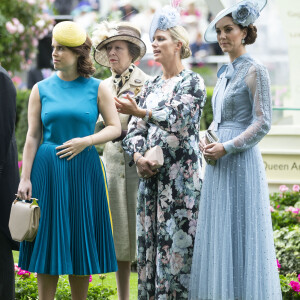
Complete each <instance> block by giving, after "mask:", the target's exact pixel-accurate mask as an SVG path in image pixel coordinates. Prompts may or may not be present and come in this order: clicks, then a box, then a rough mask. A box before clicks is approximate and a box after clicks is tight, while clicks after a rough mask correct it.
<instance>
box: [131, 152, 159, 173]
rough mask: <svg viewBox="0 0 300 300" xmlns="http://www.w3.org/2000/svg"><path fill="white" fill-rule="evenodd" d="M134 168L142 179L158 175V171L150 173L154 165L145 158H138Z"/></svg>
mask: <svg viewBox="0 0 300 300" xmlns="http://www.w3.org/2000/svg"><path fill="white" fill-rule="evenodd" d="M136 166H137V169H138V173H139V174H140V175H141V177H143V178H150V177H152V176H154V175H156V174H157V173H158V170H155V171H152V168H153V166H155V164H154V163H153V162H151V160H149V159H146V158H145V157H141V158H139V159H138V161H137V163H136Z"/></svg>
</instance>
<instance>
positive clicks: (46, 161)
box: [19, 144, 117, 275]
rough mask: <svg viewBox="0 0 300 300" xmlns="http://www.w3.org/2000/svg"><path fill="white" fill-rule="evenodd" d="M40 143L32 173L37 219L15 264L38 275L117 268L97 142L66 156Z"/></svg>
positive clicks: (113, 269)
mask: <svg viewBox="0 0 300 300" xmlns="http://www.w3.org/2000/svg"><path fill="white" fill-rule="evenodd" d="M56 146H57V145H52V144H42V145H41V146H40V147H39V149H38V151H37V154H36V157H35V160H34V163H33V168H32V172H31V182H32V196H33V197H35V198H37V199H38V200H39V201H38V203H39V206H40V209H41V218H40V224H39V229H38V233H37V236H36V238H35V240H34V241H33V242H22V243H21V247H20V257H19V267H21V268H22V269H24V270H28V271H31V272H37V273H41V274H51V275H61V274H74V275H90V274H101V273H107V272H115V271H116V270H117V262H116V256H115V249H114V242H113V236H112V224H111V217H110V209H109V198H108V190H107V182H106V177H105V170H104V166H103V164H102V161H101V160H99V156H98V153H97V151H96V149H95V147H91V148H86V149H85V150H84V151H82V152H81V153H80V154H79V155H77V156H75V157H74V158H73V159H71V160H70V161H67V160H66V159H60V158H58V157H57V156H56V152H57V151H56V150H55V147H56Z"/></svg>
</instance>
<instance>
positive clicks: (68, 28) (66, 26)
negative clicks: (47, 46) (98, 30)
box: [52, 21, 86, 47]
mask: <svg viewBox="0 0 300 300" xmlns="http://www.w3.org/2000/svg"><path fill="white" fill-rule="evenodd" d="M52 35H53V38H54V39H55V40H56V41H57V42H58V43H59V44H61V45H63V46H67V47H77V46H80V45H82V44H83V43H84V42H85V40H86V32H85V30H84V29H83V28H81V27H80V26H79V25H78V24H77V23H75V22H71V21H63V22H60V23H58V24H56V25H55V26H54V28H53V32H52Z"/></svg>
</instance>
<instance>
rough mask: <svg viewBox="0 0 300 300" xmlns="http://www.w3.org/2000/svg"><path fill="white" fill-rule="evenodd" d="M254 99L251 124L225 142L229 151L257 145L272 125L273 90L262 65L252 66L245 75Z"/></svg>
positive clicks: (252, 99)
mask: <svg viewBox="0 0 300 300" xmlns="http://www.w3.org/2000/svg"><path fill="white" fill-rule="evenodd" d="M245 82H246V85H247V87H248V90H249V95H250V99H251V101H252V116H253V120H252V123H251V125H249V126H248V128H247V129H246V130H245V131H244V132H242V133H241V134H240V135H239V136H237V137H235V138H234V139H232V140H230V141H227V142H225V143H223V146H224V148H225V150H226V152H227V153H236V152H242V151H245V150H247V149H249V148H251V147H253V146H255V145H256V144H257V143H258V142H259V141H260V140H261V139H262V138H263V137H264V136H265V135H266V134H267V133H268V131H269V130H270V127H271V116H272V106H271V92H270V79H269V74H268V71H267V70H266V68H265V67H263V66H261V65H255V66H252V67H251V68H250V69H249V71H248V74H247V75H246V77H245Z"/></svg>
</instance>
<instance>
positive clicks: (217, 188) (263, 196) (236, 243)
mask: <svg viewBox="0 0 300 300" xmlns="http://www.w3.org/2000/svg"><path fill="white" fill-rule="evenodd" d="M243 130H244V129H234V128H224V129H219V132H218V135H219V137H220V141H221V142H223V141H228V140H231V139H232V138H233V137H235V136H238V135H239V134H240V133H241V132H242V131H243ZM189 299H192V300H196V299H197V300H199V299H201V300H237V299H238V300H250V299H251V300H280V299H282V296H281V288H280V282H279V275H278V270H277V265H276V257H275V249H274V241H273V231H272V222H271V215H270V204H269V194H268V187H267V182H266V177H265V170H264V165H263V161H262V157H261V154H260V151H259V148H258V146H254V147H253V148H250V149H249V150H246V151H244V152H240V153H236V154H227V155H225V156H224V157H222V158H220V159H219V160H218V161H217V164H216V166H211V165H207V167H206V170H205V177H204V182H203V186H202V191H201V199H200V208H199V216H198V223H197V233H196V239H195V247H194V254H193V263H192V272H191V278H190V293H189Z"/></svg>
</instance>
